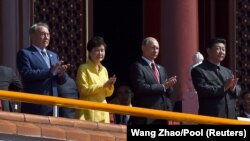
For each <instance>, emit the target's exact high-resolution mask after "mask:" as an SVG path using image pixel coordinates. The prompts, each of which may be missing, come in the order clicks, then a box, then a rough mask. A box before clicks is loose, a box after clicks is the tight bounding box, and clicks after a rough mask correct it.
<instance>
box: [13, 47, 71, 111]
mask: <svg viewBox="0 0 250 141" xmlns="http://www.w3.org/2000/svg"><path fill="white" fill-rule="evenodd" d="M47 54H48V56H49V59H50V64H51V65H54V64H56V63H57V62H59V57H58V55H57V54H56V53H54V52H52V51H49V50H47ZM16 59H17V61H16V62H17V68H18V71H19V73H20V75H21V79H22V82H23V90H24V92H27V93H33V94H42V95H50V96H52V95H55V96H56V95H57V92H56V91H57V83H59V84H63V83H64V82H65V81H66V78H67V74H66V73H65V74H64V75H62V76H61V77H58V76H57V75H55V74H52V73H51V72H50V68H49V67H48V66H47V64H46V62H45V61H44V59H43V57H42V55H41V54H40V53H39V51H38V50H37V49H36V48H35V47H34V46H30V47H28V48H24V49H21V50H20V51H18V53H17V58H16ZM21 106H22V107H21V112H24V113H31V114H39V115H52V106H44V105H38V104H29V103H22V105H21Z"/></svg>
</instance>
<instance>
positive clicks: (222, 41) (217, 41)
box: [207, 37, 226, 48]
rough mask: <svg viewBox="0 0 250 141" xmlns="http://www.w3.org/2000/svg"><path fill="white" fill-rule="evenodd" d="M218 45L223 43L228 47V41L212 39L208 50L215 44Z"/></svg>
mask: <svg viewBox="0 0 250 141" xmlns="http://www.w3.org/2000/svg"><path fill="white" fill-rule="evenodd" d="M218 43H222V44H224V45H225V46H226V40H225V39H223V38H218V37H215V38H212V39H211V40H210V41H209V43H208V46H207V48H211V47H213V46H214V45H215V44H218Z"/></svg>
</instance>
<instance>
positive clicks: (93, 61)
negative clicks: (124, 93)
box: [76, 36, 116, 123]
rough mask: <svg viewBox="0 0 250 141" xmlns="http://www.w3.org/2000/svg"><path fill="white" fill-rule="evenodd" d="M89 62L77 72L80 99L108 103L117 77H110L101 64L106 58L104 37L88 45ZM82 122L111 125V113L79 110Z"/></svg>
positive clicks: (90, 41)
mask: <svg viewBox="0 0 250 141" xmlns="http://www.w3.org/2000/svg"><path fill="white" fill-rule="evenodd" d="M87 50H88V53H89V60H87V61H86V63H84V64H81V65H80V66H79V68H78V71H77V78H76V79H77V80H76V82H77V86H78V89H79V93H80V99H81V100H86V101H94V102H101V103H107V101H106V97H109V96H111V95H112V94H113V91H114V83H115V82H116V76H115V75H113V76H112V77H111V78H109V77H108V72H107V69H106V68H105V67H104V66H103V65H102V64H101V61H102V60H103V59H104V57H105V50H106V43H105V42H104V39H103V38H102V37H99V36H96V37H93V38H92V39H90V40H89V42H88V43H87ZM78 116H79V118H80V119H81V120H89V121H96V122H104V123H109V122H110V118H109V112H103V111H97V110H91V109H84V110H79V113H78Z"/></svg>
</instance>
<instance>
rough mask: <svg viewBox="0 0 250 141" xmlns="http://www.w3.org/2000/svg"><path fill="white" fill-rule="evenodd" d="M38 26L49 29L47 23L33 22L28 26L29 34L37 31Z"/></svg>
mask: <svg viewBox="0 0 250 141" xmlns="http://www.w3.org/2000/svg"><path fill="white" fill-rule="evenodd" d="M39 26H43V27H46V28H47V29H49V25H48V24H46V23H42V22H39V23H35V24H33V25H32V26H31V27H30V29H29V34H30V35H32V34H34V33H35V32H36V31H37V28H38V27H39Z"/></svg>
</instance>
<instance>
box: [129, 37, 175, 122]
mask: <svg viewBox="0 0 250 141" xmlns="http://www.w3.org/2000/svg"><path fill="white" fill-rule="evenodd" d="M141 48H142V52H143V55H142V58H140V59H139V60H138V61H137V62H135V63H134V64H133V65H132V66H131V72H130V74H131V75H130V76H131V84H132V88H133V92H134V98H133V101H132V105H133V106H135V107H143V108H151V109H158V110H169V111H171V110H172V107H173V106H172V102H171V100H170V95H171V94H172V93H173V86H174V84H176V82H177V80H176V76H173V77H171V78H169V79H167V78H168V77H167V73H166V70H165V68H164V67H163V66H161V65H158V64H155V62H154V60H155V59H156V57H157V56H158V54H159V43H158V41H157V40H156V39H155V38H153V37H147V38H145V39H144V40H143V42H142V46H141ZM129 124H167V121H166V120H163V119H149V118H145V117H135V116H132V117H131V118H130V121H129Z"/></svg>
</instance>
